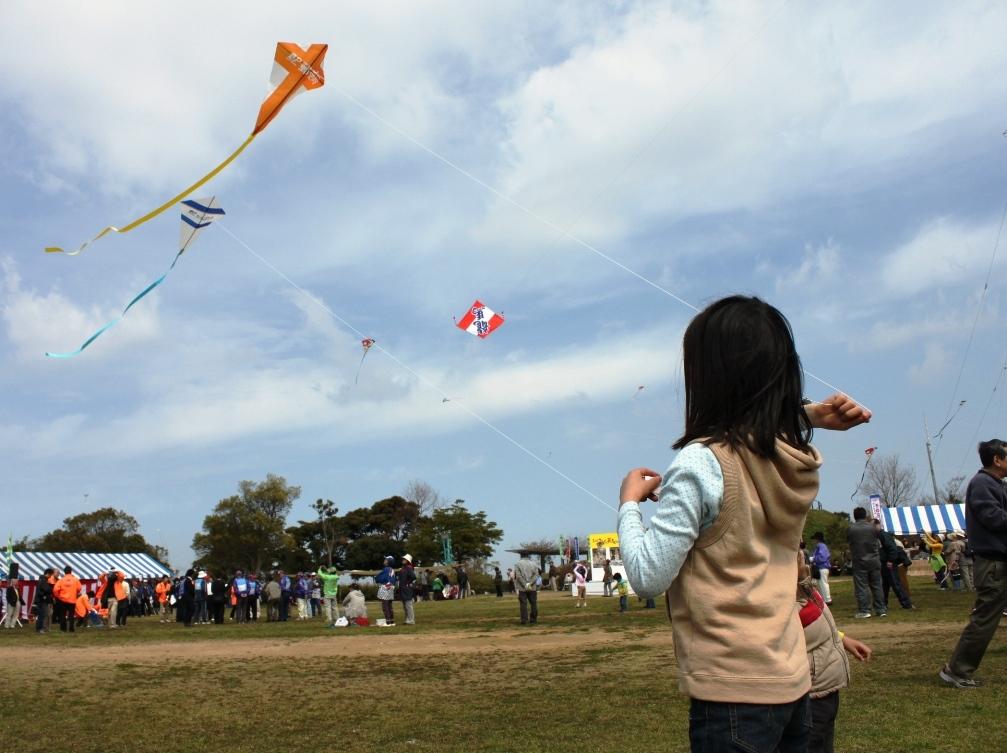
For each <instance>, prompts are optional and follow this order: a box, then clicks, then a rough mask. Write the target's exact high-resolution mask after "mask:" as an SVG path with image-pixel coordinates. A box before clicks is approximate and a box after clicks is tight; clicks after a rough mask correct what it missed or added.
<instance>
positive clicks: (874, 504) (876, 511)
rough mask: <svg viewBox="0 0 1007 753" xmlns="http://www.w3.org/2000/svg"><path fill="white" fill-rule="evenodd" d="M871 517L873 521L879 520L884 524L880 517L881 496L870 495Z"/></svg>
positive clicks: (882, 518)
mask: <svg viewBox="0 0 1007 753" xmlns="http://www.w3.org/2000/svg"><path fill="white" fill-rule="evenodd" d="M871 517H873V518H874V519H875V520H880V521H881V522H882V523H884V520H885V519H884V517H883V516H882V515H881V495H880V494H872V495H871Z"/></svg>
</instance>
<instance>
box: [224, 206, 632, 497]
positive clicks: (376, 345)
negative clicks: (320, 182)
mask: <svg viewBox="0 0 1007 753" xmlns="http://www.w3.org/2000/svg"><path fill="white" fill-rule="evenodd" d="M216 224H217V227H219V228H220V229H221V230H223V231H224V232H225V233H227V234H228V235H229V236H231V238H232V239H233V240H234V241H235V242H236V243H237V244H238V245H240V246H241V247H242V248H244V249H245V250H246V251H248V253H250V254H251V255H252V256H254V257H255V258H256V259H258V260H259V261H260V262H262V263H263V264H264V265H265V266H266V267H268V268H269V269H271V270H272V271H273V272H274V273H276V274H277V275H278V276H279V277H280V278H281V279H283V280H284V281H286V282H287V283H288V284H289V285H290V286H291V287H292V288H294V289H295V290H297V291H298V292H300V293H301V294H303V295H304V296H305V297H307V298H308V300H310V301H311V302H312V303H313V304H314V305H316V306H318V307H319V308H320V309H322V310H323V311H324V312H325V313H327V314H328V315H329V316H331V317H332V318H333V319H335V320H336V321H337V322H339V323H340V324H342V325H343V326H344V327H346V328H347V329H348V330H350V331H351V332H354V333H355V334H356V335H357V336H358V337H360V338H362V339H363V338H365V337H367V335H366V334H364V333H363V332H362V331H360V330H359V329H357V328H356V327H354V326H353V325H352V324H350V323H349V322H348V321H347V320H346V319H344V318H343V317H341V316H340V315H339V314H337V313H336V312H335V311H333V310H332V308H331V307H330V306H329V305H328V304H326V303H325V302H324V301H322V300H321V299H319V298H318V297H317V296H315V295H313V294H312V293H310V292H308V291H307V290H305V289H304V288H302V287H301V286H300V285H298V284H297V283H296V282H294V281H293V280H292V279H291V278H290V277H289V276H287V275H286V274H285V273H284V272H283V271H282V270H280V269H278V268H277V267H276V266H275V265H274V264H273V263H272V262H270V261H269V260H268V259H266V258H265V257H264V256H262V255H261V254H259V253H258V252H256V251H255V250H254V249H253V248H252V247H251V246H249V245H248V244H247V243H245V242H244V241H243V240H242V239H241V238H239V237H238V236H236V235H235V234H234V233H232V232H231V231H230V230H228V229H227V228H226V227H225V226H224V224H223V223H222V222H217V223H216ZM372 347H374V348H377V349H378V350H379V351H381V352H382V353H383V354H384V355H385V356H387V357H388V358H389V359H391V360H392V361H393V362H394V363H395V364H396V365H398V366H399V368H401V369H403V370H404V371H406V372H408V373H409V374H411V375H412V376H414V377H415V378H416V379H417V380H418V381H419V382H421V383H422V384H423V385H424V386H426V387H428V388H429V389H431V390H433V391H434V392H436V393H437V394H439V395H440V396H441V397H442V398H445V399H447V401H448V402H450V403H452V404H453V405H457V406H458V407H459V408H461V409H462V410H463V411H465V413H467V414H468V415H469V416H471V417H472V418H474V419H475V420H476V421H478V422H479V423H481V424H482V425H483V426H485V427H486V428H487V429H489V430H490V431H492V432H494V433H495V434H497V435H498V436H500V437H501V438H502V439H504V440H506V441H507V442H509V443H510V444H512V445H513V446H514V447H516V448H517V449H519V450H521V452H523V453H524V454H525V455H527V456H528V457H530V458H532V459H533V460H535V461H537V462H538V463H540V464H541V465H543V466H545V467H546V468H548V469H549V470H550V471H552V472H553V473H555V474H556V475H557V476H559V477H560V478H562V479H563V480H565V481H566V482H568V483H569V484H571V485H572V486H574V487H576V488H577V489H579V490H580V491H582V492H584V493H585V494H586V495H588V496H589V497H591V498H592V499H593V500H595V501H596V502H598V503H599V504H602V505H604V506H605V507H607V508H608V509H610V510H612V511H613V512H618V511H619V510H618V508H616V507H614V506H613V505H611V504H609V503H608V502H606V501H605V500H603V499H602V498H601V497H599V496H598V495H597V494H595V493H594V492H592V491H591V490H590V489H588V488H587V487H585V486H583V485H582V484H580V483H578V482H577V481H575V480H574V479H572V478H571V477H570V476H568V475H567V474H565V473H563V471H561V470H560V469H559V468H557V467H556V466H554V465H553V464H552V463H550V462H548V461H547V460H545V459H544V458H542V457H541V456H539V455H537V454H536V453H535V452H533V451H532V450H530V449H528V448H527V447H525V446H524V445H523V444H521V443H520V442H519V441H517V440H516V439H514V437H512V436H511V435H510V434H508V433H507V432H505V431H504V430H503V429H500V428H498V427H497V426H495V425H494V424H493V423H491V422H490V421H489V420H488V419H486V418H483V416H481V415H480V414H478V413H477V412H476V411H474V410H473V409H472V408H469V407H468V406H467V405H465V404H464V403H462V402H461V401H459V400H457V399H452V398H450V397H448V394H447V393H446V392H445V391H444V390H442V389H441V388H440V387H438V386H437V385H436V384H434V383H433V382H432V381H431V380H429V379H427V378H426V377H425V376H423V375H422V374H421V373H419V372H418V371H416V370H415V369H413V368H412V367H410V366H409V365H408V364H406V363H404V362H403V361H402V360H400V359H399V358H398V357H397V356H395V354H393V353H392V352H391V351H389V350H388V349H387V348H386V347H384V346H383V345H381V343H380V342H377V341H375V343H374V345H373V346H372Z"/></svg>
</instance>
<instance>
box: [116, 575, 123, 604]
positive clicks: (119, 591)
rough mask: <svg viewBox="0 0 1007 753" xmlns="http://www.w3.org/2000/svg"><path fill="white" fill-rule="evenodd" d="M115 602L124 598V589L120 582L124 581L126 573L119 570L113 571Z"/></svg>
mask: <svg viewBox="0 0 1007 753" xmlns="http://www.w3.org/2000/svg"><path fill="white" fill-rule="evenodd" d="M115 576H116V577H115V600H116V601H122V600H123V599H125V598H126V588H125V586H123V585H122V582H123V581H124V580H126V573H124V572H122V571H121V570H116V571H115Z"/></svg>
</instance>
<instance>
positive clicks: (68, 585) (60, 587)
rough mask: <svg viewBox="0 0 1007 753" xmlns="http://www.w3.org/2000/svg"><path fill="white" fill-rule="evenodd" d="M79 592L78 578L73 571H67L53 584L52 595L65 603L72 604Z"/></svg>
mask: <svg viewBox="0 0 1007 753" xmlns="http://www.w3.org/2000/svg"><path fill="white" fill-rule="evenodd" d="M79 594H80V578H78V577H77V576H76V575H74V574H73V573H67V574H66V575H64V576H63V577H62V578H60V579H59V580H58V581H56V585H55V586H53V589H52V595H53V596H54V597H56V598H57V599H59V600H60V601H62V602H64V603H66V604H73V603H75V602H76V601H77V596H78V595H79Z"/></svg>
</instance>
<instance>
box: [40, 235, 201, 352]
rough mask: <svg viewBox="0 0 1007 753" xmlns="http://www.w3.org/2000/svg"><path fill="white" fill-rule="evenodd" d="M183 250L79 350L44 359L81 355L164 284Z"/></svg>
mask: <svg viewBox="0 0 1007 753" xmlns="http://www.w3.org/2000/svg"><path fill="white" fill-rule="evenodd" d="M184 250H185V249H183V250H182V251H179V252H178V253H177V254H176V255H175V260H174V261H173V262H172V263H171V266H170V267H168V271H167V272H165V273H164V274H163V275H161V276H160V277H158V278H157V279H156V280H154V282H152V283H150V285H148V286H147V287H145V288H144V289H143V290H142V291H141V292H139V293H138V294H137V295H136V296H134V297H133V300H131V301H130V302H129V303H127V304H126V308H124V309H123V310H122V313H121V314H119V316H117V317H116V318H115V319H113V320H112V321H110V322H109V323H108V324H106V325H105V326H104V327H102V328H101V329H99V330H98V331H97V332H95V333H94V334H93V335H91V336H90V337H89V338H87V339H86V340H85V341H84V342H83V344H82V345H81V346H80V347H79V348H77V350H74V351H72V352H70V353H50V352H48V351H46V354H45V355H46V357H47V358H73V357H74V356H79V355H80V354H81V353H83V352H84V349H85V348H86V347H87V346H88V345H90V344H91V343H93V342H94V341H95V340H97V339H98V338H99V337H100V336H101V335H103V334H104V333H105V332H107V331H108V330H110V329H112V327H114V326H115V325H116V324H118V323H119V322H121V321H122V318H123V317H124V316H126V312H127V311H129V310H130V309H131V308H133V305H134V304H136V303H137V302H138V301H139V300H140V299H141V298H143V297H144V296H145V295H147V293H149V292H150V291H151V290H153V289H154V288H156V287H157V286H158V285H160V284H161V283H162V282H164V278H165V277H167V276H168V273H169V272H171V270H173V269H174V268H175V265H176V264H177V263H178V259H179V257H181V256H182V252H183V251H184Z"/></svg>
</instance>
